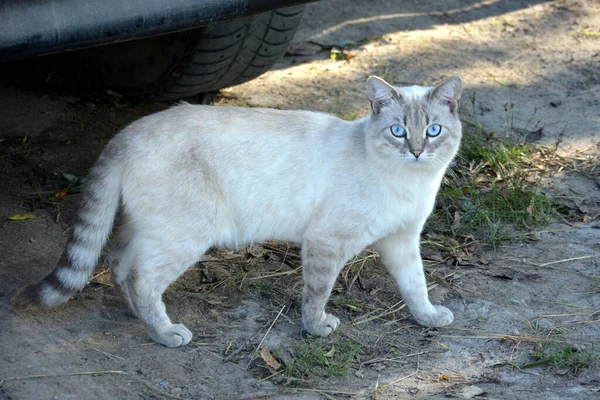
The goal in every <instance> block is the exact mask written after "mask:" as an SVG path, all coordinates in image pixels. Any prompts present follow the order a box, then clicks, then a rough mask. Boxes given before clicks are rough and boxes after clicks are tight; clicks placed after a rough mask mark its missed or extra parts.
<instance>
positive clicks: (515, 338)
mask: <svg viewBox="0 0 600 400" xmlns="http://www.w3.org/2000/svg"><path fill="white" fill-rule="evenodd" d="M446 330H455V331H463V332H469V333H472V334H467V335H449V334H439V335H436V337H446V338H455V339H485V340H504V341H509V342H514V343H521V342H525V343H537V344H540V343H556V344H573V343H581V344H589V345H594V342H593V341H586V340H579V339H569V340H559V339H551V338H547V337H536V336H530V335H514V334H510V333H497V332H490V331H486V330H481V329H467V328H446Z"/></svg>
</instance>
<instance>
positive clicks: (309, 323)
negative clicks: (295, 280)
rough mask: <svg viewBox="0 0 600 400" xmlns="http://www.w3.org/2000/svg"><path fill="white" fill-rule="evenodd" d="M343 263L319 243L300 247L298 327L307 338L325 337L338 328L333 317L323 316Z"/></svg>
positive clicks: (341, 258)
mask: <svg viewBox="0 0 600 400" xmlns="http://www.w3.org/2000/svg"><path fill="white" fill-rule="evenodd" d="M344 262H345V259H344V258H343V255H342V254H341V252H340V251H337V250H336V249H335V248H334V247H332V246H331V245H329V244H327V243H325V242H323V241H318V240H305V241H304V243H303V244H302V276H303V278H304V290H303V291H302V324H303V326H304V330H305V331H306V332H308V333H309V334H311V335H314V336H327V335H329V334H330V333H331V332H333V331H335V330H336V329H337V327H338V326H339V324H340V320H339V319H338V318H337V317H336V316H334V315H331V314H328V313H326V312H325V305H326V304H327V299H328V298H329V295H330V294H331V289H333V285H334V283H335V281H336V279H337V276H338V275H339V273H340V271H341V270H342V268H343V267H344Z"/></svg>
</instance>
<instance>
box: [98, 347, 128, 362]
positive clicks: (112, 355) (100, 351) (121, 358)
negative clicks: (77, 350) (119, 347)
mask: <svg viewBox="0 0 600 400" xmlns="http://www.w3.org/2000/svg"><path fill="white" fill-rule="evenodd" d="M90 349H92V350H94V351H97V352H98V353H100V354H104V355H105V356H106V357H108V359H111V358H112V357H115V358H118V359H119V360H124V358H123V357H121V356H117V355H115V354H110V353H107V352H105V351H102V350H98V349H95V348H93V347H90Z"/></svg>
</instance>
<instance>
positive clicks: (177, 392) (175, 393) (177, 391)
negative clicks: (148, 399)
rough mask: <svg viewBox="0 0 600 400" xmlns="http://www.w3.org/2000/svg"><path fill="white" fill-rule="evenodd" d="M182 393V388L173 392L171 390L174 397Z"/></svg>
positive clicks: (174, 389)
mask: <svg viewBox="0 0 600 400" xmlns="http://www.w3.org/2000/svg"><path fill="white" fill-rule="evenodd" d="M181 392H183V389H182V388H173V390H171V393H173V394H174V395H179V394H181Z"/></svg>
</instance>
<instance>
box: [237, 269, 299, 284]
mask: <svg viewBox="0 0 600 400" xmlns="http://www.w3.org/2000/svg"><path fill="white" fill-rule="evenodd" d="M301 269H302V267H298V268H296V269H294V270H291V271H284V272H276V273H274V274H269V275H261V276H253V277H252V278H248V280H249V281H254V280H257V279H265V278H273V277H275V276H281V275H291V274H295V273H296V272H299V271H300V270H301Z"/></svg>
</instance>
